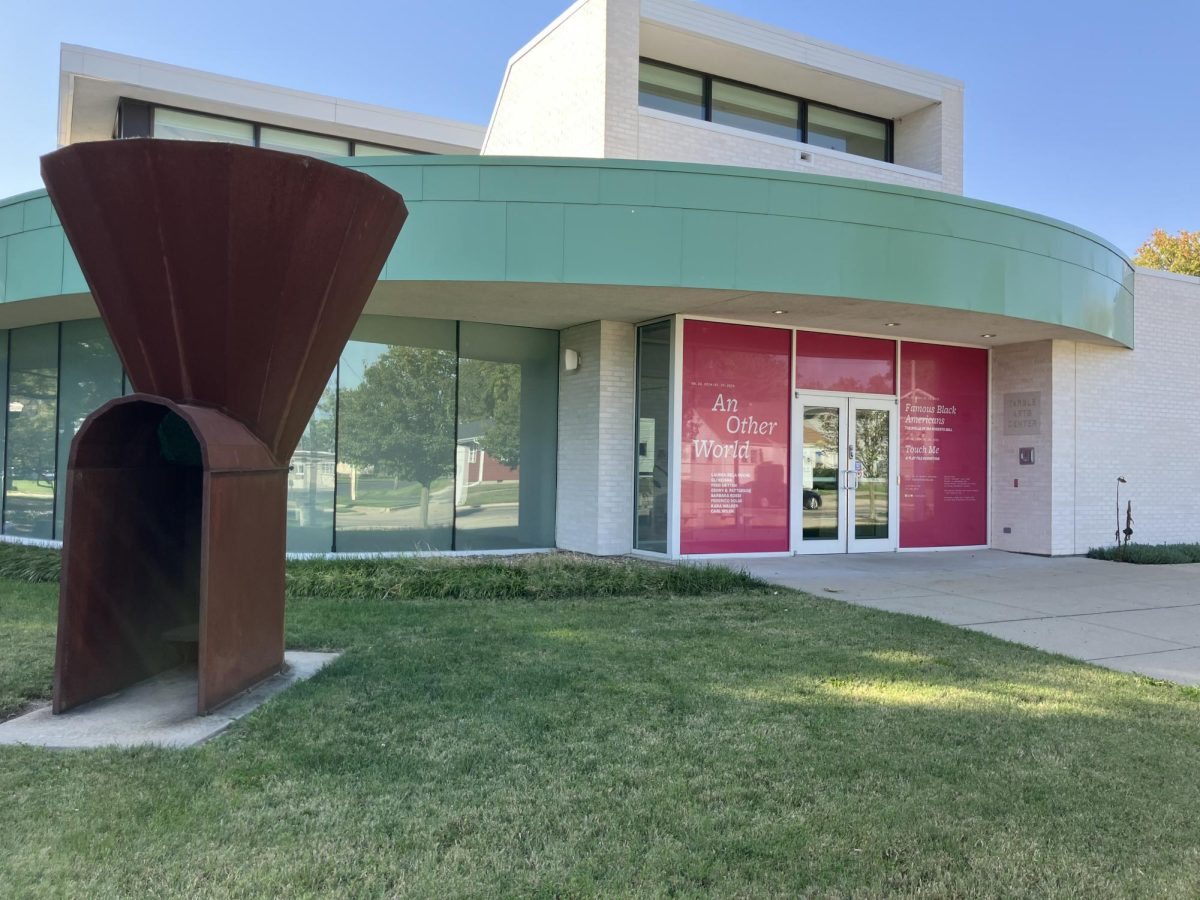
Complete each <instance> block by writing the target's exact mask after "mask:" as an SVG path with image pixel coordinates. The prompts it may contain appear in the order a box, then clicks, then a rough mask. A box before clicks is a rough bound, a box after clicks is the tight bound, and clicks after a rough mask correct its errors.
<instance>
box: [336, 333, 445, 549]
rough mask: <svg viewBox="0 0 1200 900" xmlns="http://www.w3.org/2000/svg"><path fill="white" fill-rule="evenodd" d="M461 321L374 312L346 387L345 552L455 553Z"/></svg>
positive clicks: (354, 352)
mask: <svg viewBox="0 0 1200 900" xmlns="http://www.w3.org/2000/svg"><path fill="white" fill-rule="evenodd" d="M456 345H457V334H456V328H455V323H454V322H452V321H440V320H434V319H397V318H392V317H387V316H364V317H363V319H362V320H361V321H360V322H359V324H358V326H357V327H356V328H355V329H354V332H353V334H352V335H351V339H350V343H349V344H347V345H346V349H345V351H344V352H343V353H342V362H341V370H340V375H339V383H338V426H337V440H338V445H337V449H338V465H337V525H336V530H337V549H338V550H339V551H350V552H377V551H400V550H452V549H454V546H453V540H454V432H455V428H454V422H455V406H456V403H457V394H458V391H457V383H458V377H457V368H458V359H457V357H458V354H457V347H456Z"/></svg>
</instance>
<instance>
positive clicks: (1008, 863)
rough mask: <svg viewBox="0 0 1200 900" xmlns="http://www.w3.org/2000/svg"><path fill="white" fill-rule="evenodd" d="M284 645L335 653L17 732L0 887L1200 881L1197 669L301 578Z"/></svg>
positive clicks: (843, 890) (797, 891) (454, 888)
mask: <svg viewBox="0 0 1200 900" xmlns="http://www.w3.org/2000/svg"><path fill="white" fill-rule="evenodd" d="M13 594H16V595H18V596H25V597H26V598H27V600H26V601H24V602H25V603H27V604H28V608H30V609H33V610H35V611H38V612H37V614H36V615H34V614H33V613H30V614H29V615H30V616H32V618H35V619H36V618H37V617H38V616H39V615H40V617H41V622H42V626H43V631H44V630H45V627H46V626H49V627H50V628H51V629H52V624H51V623H52V620H53V606H54V598H55V587H54V586H53V585H18V584H14V583H12V582H0V595H3V596H5V597H8V596H10V595H13ZM25 608H26V607H25V606H22V605H20V604H13V605H9V604H7V603H6V605H5V606H4V607H3V610H4V615H5V616H8V615H10V614H11V615H14V616H18V617H19V616H20V615H22V613H21V612H20V610H22V609H25ZM288 644H289V646H291V647H298V648H299V647H304V648H316V649H322V648H339V649H343V650H344V651H345V652H344V655H343V656H342V657H341V659H340V660H339V661H338V662H336V663H335V664H333V665H332V666H330V667H329V668H327V669H326V670H324V671H323V672H321V673H320V674H319V675H317V676H316V677H315V678H314V679H312V680H311V681H309V682H306V683H304V684H302V685H299V686H297V687H294V688H292V689H291V690H289V691H288V692H286V693H285V694H283V695H281V696H280V697H278V698H277V699H275V700H273V701H271V703H269V704H268V705H267V706H265V707H263V708H262V709H260V710H259V711H258V712H256V713H254V714H253V715H251V716H250V717H248V718H247V719H245V720H243V721H242V722H240V723H239V724H238V725H237V726H235V727H234V728H233V729H232V730H231V731H230V732H228V733H226V734H225V735H224V736H222V737H220V738H219V739H217V740H215V741H213V742H211V743H209V744H207V745H205V746H202V747H199V748H196V749H192V750H187V751H166V750H152V749H141V750H133V751H116V750H106V751H88V752H52V751H43V750H35V749H29V748H3V747H0V798H3V799H2V800H0V848H3V851H2V852H0V894H3V895H6V896H42V895H47V896H81V897H89V898H103V897H118V896H121V897H125V896H155V897H174V896H178V897H260V896H280V897H289V898H291V897H317V896H321V897H324V896H351V897H358V896H361V897H375V896H438V897H442V896H483V897H495V896H526V895H531V896H544V897H554V896H589V895H600V894H603V895H643V896H666V895H682V896H699V895H705V896H710V895H711V896H771V895H773V896H806V895H817V896H847V897H849V896H856V897H857V896H883V895H889V896H891V895H922V896H934V897H945V896H1002V897H1020V896H1036V897H1044V896H1077V897H1104V896H1148V897H1150V896H1152V897H1190V896H1195V895H1196V894H1197V893H1198V892H1200V828H1198V826H1197V824H1196V817H1195V810H1196V809H1197V808H1200V780H1198V779H1196V778H1195V777H1194V774H1195V772H1196V769H1197V765H1198V764H1200V724H1198V721H1200V718H1198V714H1200V695H1198V694H1197V692H1196V691H1193V690H1189V689H1184V688H1178V687H1175V686H1171V685H1167V684H1163V683H1156V682H1151V681H1148V680H1146V679H1139V678H1136V677H1132V676H1128V675H1122V674H1119V673H1115V672H1110V671H1107V670H1103V669H1097V668H1092V667H1089V666H1086V665H1083V664H1080V663H1075V662H1072V661H1069V660H1066V659H1063V658H1060V657H1053V656H1049V655H1046V654H1043V653H1039V652H1036V651H1033V650H1026V649H1023V648H1020V647H1017V646H1014V645H1010V644H1005V643H1002V642H1000V641H997V640H995V639H992V638H990V637H988V636H986V635H981V634H977V633H973V632H967V631H961V630H958V629H954V628H952V627H949V626H945V625H941V624H938V623H935V622H932V621H929V620H924V619H917V618H910V617H904V616H896V615H891V614H888V613H883V612H878V611H873V610H867V609H861V608H857V607H851V606H847V605H844V604H840V603H836V602H832V601H826V600H817V599H813V598H809V597H806V596H804V595H801V594H797V593H794V592H790V591H784V590H779V591H772V590H766V591H763V590H748V589H747V588H745V587H741V588H738V589H736V590H735V591H734V592H733V593H719V594H711V593H710V594H707V595H700V596H679V595H675V594H671V593H669V592H663V593H658V594H644V595H639V596H632V597H630V596H625V597H619V596H613V597H591V596H582V597H569V598H565V599H564V598H559V599H551V598H546V597H543V598H529V597H515V598H513V599H505V600H490V601H489V600H463V599H459V598H453V597H451V598H444V597H439V598H435V599H430V598H426V599H406V600H396V599H387V597H379V598H377V599H368V600H360V599H352V598H342V597H336V598H329V597H320V596H295V595H293V596H292V597H290V598H289V602H288ZM5 649H6V648H5ZM43 650H44V653H45V654H49V652H50V651H51V646H50V644H49V643H46V644H45V645H44V647H43ZM43 665H44V663H43ZM43 670H45V669H43ZM0 671H2V672H3V673H4V674H3V675H2V676H0V677H3V678H5V679H9V678H11V677H12V674H11V670H10V669H9V668H5V669H3V670H0ZM4 690H6V691H8V692H9V693H14V692H17V693H19V691H20V688H19V687H14V686H11V685H7V684H6V685H5V687H4Z"/></svg>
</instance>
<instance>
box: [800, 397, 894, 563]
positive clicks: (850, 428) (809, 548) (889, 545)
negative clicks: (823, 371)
mask: <svg viewBox="0 0 1200 900" xmlns="http://www.w3.org/2000/svg"><path fill="white" fill-rule="evenodd" d="M806 406H807V407H811V406H830V407H834V408H836V409H838V460H837V473H838V474H837V485H838V486H837V498H838V514H837V526H838V533H837V537H836V538H833V539H831V540H808V541H806V540H804V505H803V499H804V408H805V407H806ZM859 409H880V410H885V411H887V412H888V413H889V426H888V475H887V485H888V536H887V537H886V538H856V537H855V536H854V506H853V502H854V489H853V488H849V487H848V485H849V482H850V481H851V480H852V479H855V480H856V479H857V476H856V475H855V474H854V470H853V468H852V467H851V465H850V454H849V453H848V452H847V451H848V449H849V448H850V447H851V446H852V443H853V441H854V439H855V429H854V422H855V413H856V412H857V410H859ZM899 432H900V415H899V401H898V399H897V398H895V397H884V396H879V395H875V396H865V395H857V394H840V393H831V392H823V391H801V390H793V391H792V436H791V437H792V440H791V444H792V452H791V468H792V472H791V491H790V493H791V497H790V502H791V515H790V519H791V522H792V529H791V532H792V540H791V552H792V553H793V554H795V555H808V554H834V553H890V552H895V551H896V549H897V548H898V547H899V525H900V522H899V519H900V479H899V474H900V469H899V463H900V449H899V436H900V435H899Z"/></svg>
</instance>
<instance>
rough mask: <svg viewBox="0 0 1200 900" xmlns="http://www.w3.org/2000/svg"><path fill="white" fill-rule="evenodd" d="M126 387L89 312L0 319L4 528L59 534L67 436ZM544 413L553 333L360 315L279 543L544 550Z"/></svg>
mask: <svg viewBox="0 0 1200 900" xmlns="http://www.w3.org/2000/svg"><path fill="white" fill-rule="evenodd" d="M131 391H132V388H131V386H130V385H129V383H128V379H127V378H126V377H125V376H124V373H123V372H122V370H121V364H120V360H119V359H118V357H117V355H116V351H115V349H114V348H113V345H112V342H111V340H110V338H109V337H108V333H107V331H106V329H105V328H104V325H103V323H102V322H101V321H100V320H99V319H91V320H83V321H77V322H66V323H62V324H61V325H60V324H57V323H56V324H49V325H38V326H35V327H31V328H19V329H14V330H12V331H10V332H3V331H0V399H2V400H3V401H4V402H5V404H6V405H5V415H4V416H0V446H2V447H3V448H4V453H5V462H6V464H5V466H4V467H3V480H2V487H3V500H4V509H3V531H4V533H5V534H10V535H18V536H22V537H29V538H41V539H46V540H52V539H61V537H62V527H63V520H64V512H65V504H66V498H65V494H62V492H60V491H59V490H58V489H57V488H58V484H59V482H60V480H61V479H62V478H63V477H65V475H66V471H67V461H68V458H69V454H70V446H71V441H72V440H73V438H74V437H75V434H76V433H77V432H78V430H79V428H80V427H81V426H82V424H83V421H84V419H86V418H87V416H88V415H90V414H91V413H92V412H93V411H94V410H96V409H97V408H99V407H100V406H102V405H103V404H104V403H105V402H107V401H108V400H110V399H112V398H114V397H118V396H121V395H122V394H128V393H130V392H131ZM557 411H558V333H557V332H555V331H546V330H542V329H536V328H515V327H510V326H499V325H483V324H478V323H468V322H464V323H458V322H454V321H443V320H432V319H402V318H396V317H391V316H364V317H363V319H362V320H361V321H360V322H359V324H358V326H357V327H356V328H355V330H354V332H353V334H352V336H351V340H350V342H349V343H348V344H347V345H346V349H345V351H344V352H343V354H342V358H341V360H340V362H339V365H338V367H337V370H336V371H335V372H334V374H333V376H332V377H331V378H330V381H329V384H328V385H327V387H326V389H325V391H324V393H323V394H322V396H321V399H320V401H319V402H318V404H317V408H316V409H315V410H314V412H313V415H312V418H311V420H310V421H309V423H308V427H307V428H306V430H305V432H304V434H303V435H302V437H301V439H300V442H299V444H298V446H297V448H296V451H295V453H294V454H293V456H292V459H291V470H290V472H289V474H288V494H287V541H288V543H287V546H288V550H289V551H291V552H301V553H329V552H331V551H334V550H336V551H340V552H405V551H420V550H476V551H478V550H505V549H515V548H520V547H552V546H554V506H555V475H556V469H557V437H558V412H557ZM6 437H7V440H5V438H6Z"/></svg>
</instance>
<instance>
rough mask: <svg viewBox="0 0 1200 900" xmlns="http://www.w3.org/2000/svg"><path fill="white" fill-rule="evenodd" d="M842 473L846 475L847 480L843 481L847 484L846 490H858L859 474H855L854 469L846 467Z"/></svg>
mask: <svg viewBox="0 0 1200 900" xmlns="http://www.w3.org/2000/svg"><path fill="white" fill-rule="evenodd" d="M842 474H843V475H845V476H846V478H845V481H844V482H843V483H844V484H845V485H846V490H848V491H857V490H858V476H857V475H856V474H855V472H854V470H853V469H846V470H845V471H843V473H842Z"/></svg>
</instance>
